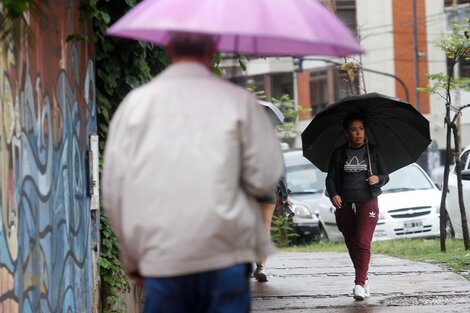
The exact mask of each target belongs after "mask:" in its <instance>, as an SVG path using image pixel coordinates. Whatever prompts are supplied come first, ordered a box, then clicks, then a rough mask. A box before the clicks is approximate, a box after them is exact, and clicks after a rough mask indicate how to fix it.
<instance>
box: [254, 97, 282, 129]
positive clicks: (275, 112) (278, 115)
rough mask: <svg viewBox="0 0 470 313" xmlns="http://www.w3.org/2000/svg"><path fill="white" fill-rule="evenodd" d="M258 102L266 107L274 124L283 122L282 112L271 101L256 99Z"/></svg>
mask: <svg viewBox="0 0 470 313" xmlns="http://www.w3.org/2000/svg"><path fill="white" fill-rule="evenodd" d="M258 103H259V104H261V105H262V106H263V107H264V108H265V109H266V112H267V113H268V115H269V119H270V120H271V122H272V123H273V125H274V126H276V125H281V124H282V123H283V122H284V114H282V112H281V110H279V109H278V107H277V106H275V105H274V104H273V103H272V102H268V101H262V100H258Z"/></svg>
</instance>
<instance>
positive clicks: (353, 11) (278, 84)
mask: <svg viewBox="0 0 470 313" xmlns="http://www.w3.org/2000/svg"><path fill="white" fill-rule="evenodd" d="M327 2H331V1H327ZM334 2H335V3H336V14H337V16H338V17H339V18H341V19H342V21H343V22H344V23H345V24H346V25H347V26H348V27H349V28H350V29H351V30H352V31H353V32H355V33H356V34H357V36H358V38H359V40H360V41H361V45H362V46H363V48H364V49H365V50H366V53H365V54H364V55H362V56H353V57H351V58H348V61H352V62H355V63H357V64H361V65H362V69H363V70H362V71H359V72H358V73H357V77H356V78H355V80H354V81H350V80H348V79H347V74H346V72H344V71H342V70H340V69H339V67H340V66H341V65H342V64H344V63H345V60H344V59H334V58H326V57H322V56H311V57H306V58H304V59H303V60H302V62H301V67H302V71H300V72H296V71H295V70H296V69H298V66H296V65H295V64H294V62H293V60H292V58H266V59H254V60H250V61H249V62H248V64H247V70H246V71H245V72H237V71H235V70H228V71H227V74H228V75H229V76H233V75H235V76H237V78H236V79H234V80H235V81H236V82H238V83H240V84H245V85H247V86H254V87H255V88H256V89H258V90H264V91H265V93H266V95H267V96H268V97H275V98H279V97H280V96H281V95H282V94H284V93H287V94H289V95H290V96H291V97H292V98H293V99H295V101H296V103H297V104H298V105H299V106H300V107H302V108H304V109H306V110H305V111H304V112H302V113H301V114H300V120H299V122H298V126H299V130H300V131H302V130H303V129H304V128H305V127H306V126H307V125H308V123H309V122H310V120H311V119H312V117H313V116H314V115H315V114H316V113H317V112H319V111H320V110H322V109H323V108H325V107H326V106H327V105H329V104H331V103H333V102H335V101H337V100H339V99H341V98H342V97H344V96H347V95H350V94H355V93H364V92H379V93H383V94H386V95H389V96H394V97H399V98H402V99H404V100H407V101H408V102H410V103H411V104H412V105H414V106H415V107H416V108H417V109H418V110H419V111H420V112H421V113H422V114H423V115H424V116H425V117H426V118H427V119H428V120H429V121H430V125H431V138H432V139H433V142H434V143H433V145H432V147H433V148H437V149H445V144H446V143H445V132H446V131H445V128H444V122H443V121H444V116H445V102H444V100H443V99H442V98H441V97H440V96H439V95H434V94H429V93H427V92H421V91H417V88H418V87H426V86H427V84H428V80H427V75H428V74H430V73H440V72H442V73H446V71H447V59H446V56H445V54H444V52H443V51H441V50H440V49H439V48H436V47H435V46H434V44H433V42H434V41H435V40H437V39H439V38H442V37H443V36H444V35H445V34H446V33H448V31H449V29H450V24H451V23H452V21H458V20H459V21H460V22H461V23H463V22H464V18H465V17H469V16H470V4H469V2H468V1H467V0H459V1H457V0H445V1H444V0H413V1H411V0H379V1H377V0H336V1H334ZM413 4H415V10H414V8H413ZM414 12H415V13H414ZM468 68H469V66H468V64H462V65H461V67H460V75H468V73H469V71H468ZM454 100H455V103H456V104H457V105H463V104H466V103H469V102H470V101H469V94H468V93H465V92H463V91H460V92H459V93H458V94H456V96H455V97H454ZM469 111H470V109H467V110H466V111H465V110H464V111H463V116H462V118H461V119H460V127H461V134H462V145H463V146H466V145H469V144H470V112H469ZM299 145H300V140H297V146H299Z"/></svg>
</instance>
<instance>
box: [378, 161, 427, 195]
mask: <svg viewBox="0 0 470 313" xmlns="http://www.w3.org/2000/svg"><path fill="white" fill-rule="evenodd" d="M432 188H434V187H433V184H432V183H431V182H430V181H429V179H428V178H427V177H426V176H425V175H424V173H423V172H422V171H421V170H420V169H419V168H418V167H417V166H406V167H404V168H401V169H399V170H397V171H395V172H393V173H391V174H390V181H389V182H388V183H387V184H386V185H385V186H383V187H382V191H383V192H384V193H387V192H401V191H411V190H424V189H432Z"/></svg>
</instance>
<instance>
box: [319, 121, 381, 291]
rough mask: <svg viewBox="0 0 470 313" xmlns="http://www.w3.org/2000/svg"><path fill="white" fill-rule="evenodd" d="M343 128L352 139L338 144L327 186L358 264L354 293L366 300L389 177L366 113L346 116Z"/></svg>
mask: <svg viewBox="0 0 470 313" xmlns="http://www.w3.org/2000/svg"><path fill="white" fill-rule="evenodd" d="M343 128H344V133H345V135H346V136H347V138H348V143H347V144H345V145H343V146H341V147H339V148H337V149H336V150H335V151H334V153H333V155H332V157H331V160H330V166H329V170H328V175H327V177H326V189H327V192H328V195H329V197H330V200H331V203H332V204H333V205H334V206H335V208H336V213H335V215H336V224H337V225H338V229H339V230H340V231H341V233H342V234H343V236H344V240H345V243H346V246H347V248H348V251H349V255H350V257H351V260H352V262H353V265H354V269H355V280H354V289H353V297H354V299H356V300H364V299H365V298H366V297H368V296H370V290H369V280H368V271H369V263H370V255H371V242H372V237H373V234H374V230H375V226H376V225H377V221H378V218H379V207H378V202H377V196H378V195H380V194H381V193H382V191H381V189H380V187H381V186H383V185H385V184H386V183H387V182H388V180H389V177H388V173H387V170H386V168H385V165H384V162H383V159H382V157H381V155H380V152H379V150H378V148H377V147H376V146H375V145H373V144H370V143H368V142H367V138H366V133H365V129H366V125H365V120H364V118H363V116H362V115H360V114H357V113H352V114H350V115H348V116H346V118H345V119H344V121H343Z"/></svg>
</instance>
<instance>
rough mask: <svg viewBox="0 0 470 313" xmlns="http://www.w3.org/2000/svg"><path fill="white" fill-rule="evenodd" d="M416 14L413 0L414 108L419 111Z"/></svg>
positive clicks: (414, 0)
mask: <svg viewBox="0 0 470 313" xmlns="http://www.w3.org/2000/svg"><path fill="white" fill-rule="evenodd" d="M417 20H418V14H417V10H416V0H413V48H414V49H413V50H414V70H415V95H416V96H415V102H416V109H417V110H418V111H419V112H420V111H421V110H420V108H421V105H420V99H419V90H418V88H419V51H418V21H417Z"/></svg>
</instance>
